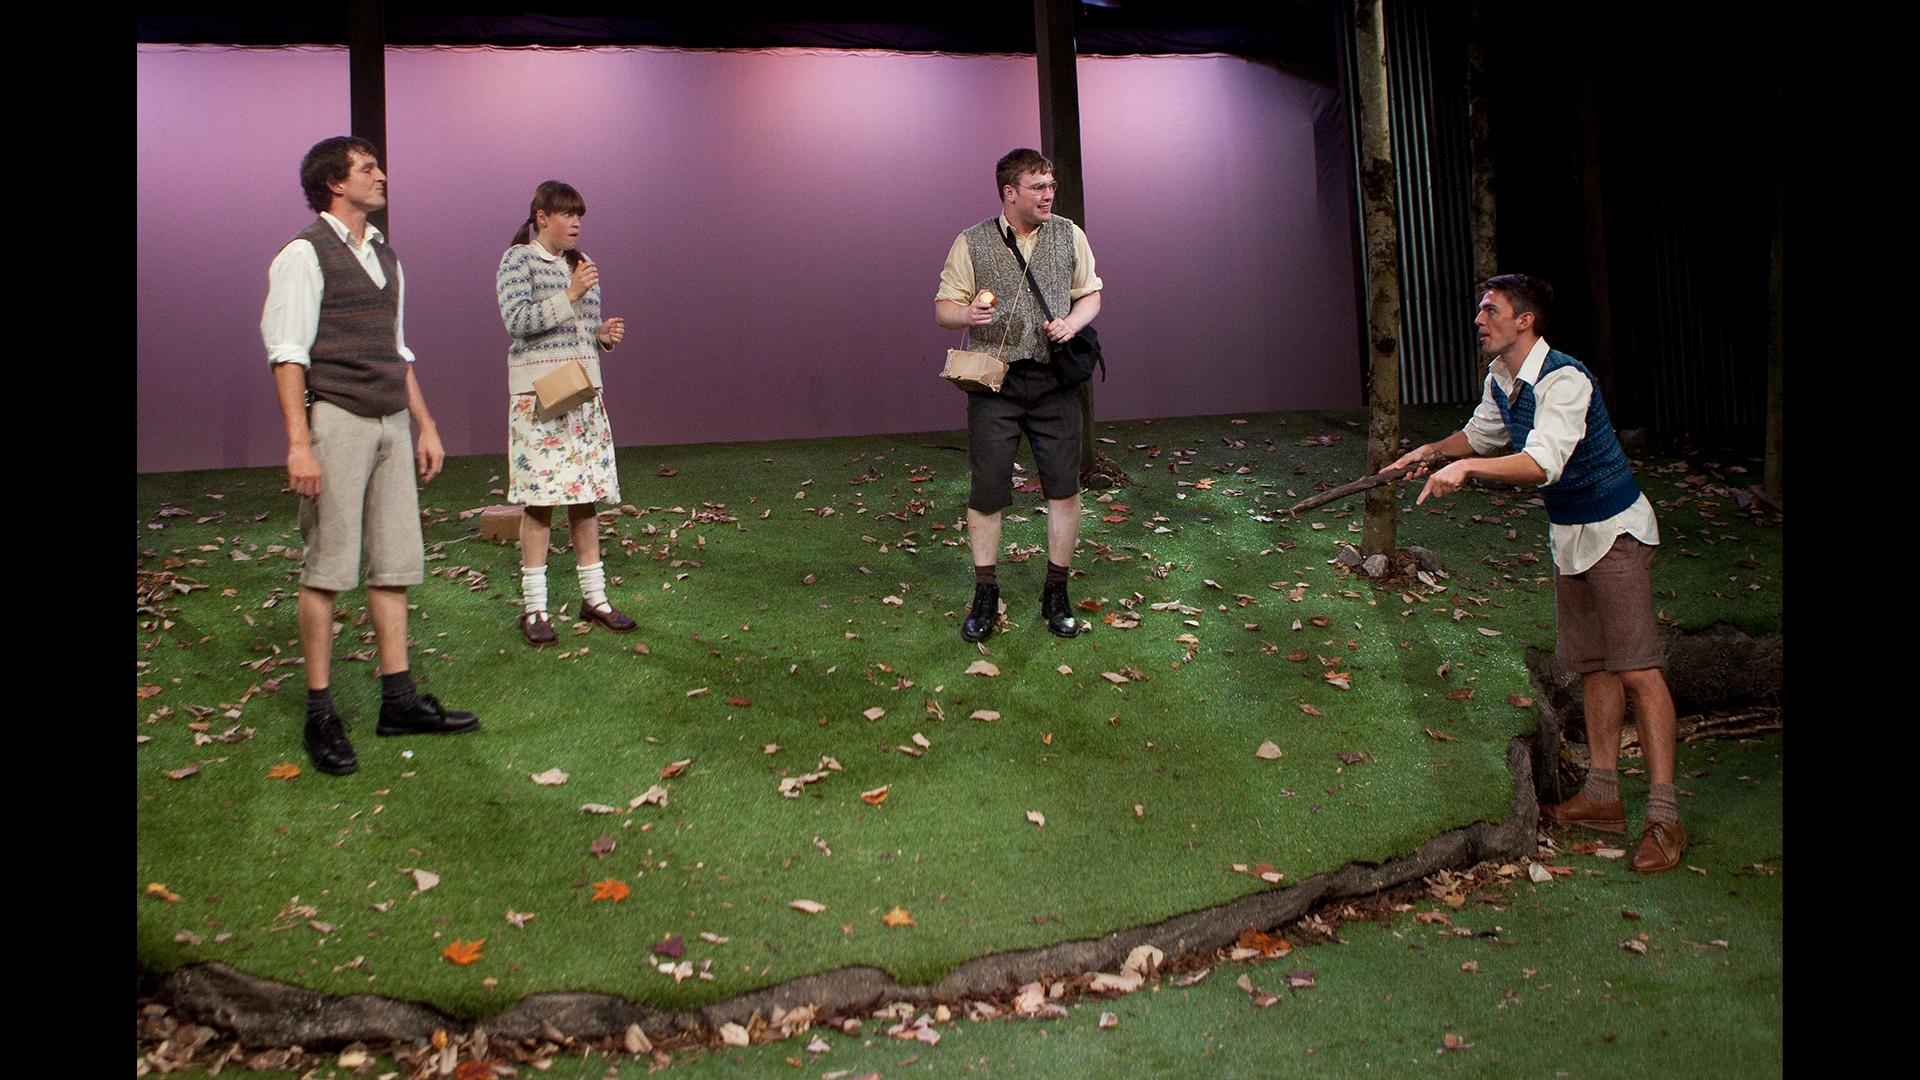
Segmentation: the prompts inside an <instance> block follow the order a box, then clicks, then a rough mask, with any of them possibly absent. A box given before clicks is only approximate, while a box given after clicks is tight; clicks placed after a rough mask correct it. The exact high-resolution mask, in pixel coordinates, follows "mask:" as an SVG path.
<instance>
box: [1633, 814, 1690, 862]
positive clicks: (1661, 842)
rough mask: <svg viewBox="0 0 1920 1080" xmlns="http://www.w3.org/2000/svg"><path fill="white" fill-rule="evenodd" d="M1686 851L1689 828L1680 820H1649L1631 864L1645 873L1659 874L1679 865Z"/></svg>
mask: <svg viewBox="0 0 1920 1080" xmlns="http://www.w3.org/2000/svg"><path fill="white" fill-rule="evenodd" d="M1686 851H1687V830H1686V829H1685V828H1684V827H1682V826H1681V824H1680V823H1679V822H1677V821H1649V822H1647V831H1646V832H1643V833H1641V834H1640V847H1639V849H1638V850H1636V851H1635V852H1634V853H1633V862H1632V863H1630V864H1629V865H1631V866H1632V867H1633V868H1634V869H1635V870H1638V871H1640V872H1641V873H1643V874H1657V873H1659V872H1660V871H1662V870H1671V869H1673V868H1674V867H1676V866H1679V865H1680V856H1682V855H1684V854H1686Z"/></svg>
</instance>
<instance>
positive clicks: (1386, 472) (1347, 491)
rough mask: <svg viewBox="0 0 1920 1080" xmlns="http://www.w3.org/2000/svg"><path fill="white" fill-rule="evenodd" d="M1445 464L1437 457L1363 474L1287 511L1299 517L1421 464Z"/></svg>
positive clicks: (1384, 482) (1371, 487)
mask: <svg viewBox="0 0 1920 1080" xmlns="http://www.w3.org/2000/svg"><path fill="white" fill-rule="evenodd" d="M1444 464H1446V461H1445V460H1443V459H1438V458H1436V459H1435V460H1433V461H1427V462H1418V463H1415V464H1413V465H1409V466H1407V467H1406V468H1404V469H1383V470H1381V471H1380V472H1377V473H1374V474H1373V475H1371V476H1363V477H1361V478H1360V479H1358V480H1355V481H1352V482H1351V483H1346V484H1341V485H1340V486H1339V487H1337V488H1328V489H1327V490H1325V491H1323V492H1321V493H1320V494H1318V495H1314V496H1311V497H1309V498H1306V499H1302V500H1301V501H1299V502H1297V503H1294V504H1293V506H1292V507H1290V508H1289V509H1288V510H1287V513H1288V515H1290V516H1293V517H1298V516H1299V515H1300V512H1301V511H1303V510H1311V509H1313V508H1314V507H1316V506H1325V505H1326V504H1328V503H1330V502H1334V501H1335V500H1338V499H1344V498H1346V497H1347V496H1349V495H1358V494H1360V493H1361V492H1363V491H1369V490H1371V489H1373V488H1377V487H1379V486H1380V485H1381V484H1391V483H1393V482H1394V481H1396V480H1398V479H1400V478H1401V477H1403V476H1405V475H1407V474H1408V473H1410V472H1412V471H1413V470H1415V469H1417V468H1419V467H1420V466H1421V465H1431V466H1433V467H1434V468H1436V469H1437V468H1439V467H1440V466H1441V465H1444Z"/></svg>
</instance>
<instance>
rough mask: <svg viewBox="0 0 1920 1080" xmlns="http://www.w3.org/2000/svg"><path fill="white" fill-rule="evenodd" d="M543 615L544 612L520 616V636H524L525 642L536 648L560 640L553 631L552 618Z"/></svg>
mask: <svg viewBox="0 0 1920 1080" xmlns="http://www.w3.org/2000/svg"><path fill="white" fill-rule="evenodd" d="M544 616H545V613H544V612H542V613H541V614H538V615H522V616H520V636H521V637H523V638H526V639H527V644H529V645H531V646H533V647H534V648H536V649H539V648H544V647H546V646H548V645H551V644H553V643H554V642H556V641H559V640H560V635H559V634H556V633H554V632H553V620H552V619H548V618H545V617H544Z"/></svg>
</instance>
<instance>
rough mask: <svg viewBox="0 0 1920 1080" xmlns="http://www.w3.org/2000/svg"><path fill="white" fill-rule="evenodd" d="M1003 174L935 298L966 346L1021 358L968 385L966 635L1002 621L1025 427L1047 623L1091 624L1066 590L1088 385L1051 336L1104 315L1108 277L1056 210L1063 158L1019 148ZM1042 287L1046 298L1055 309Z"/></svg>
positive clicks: (979, 636)
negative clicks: (1038, 499) (1036, 481)
mask: <svg viewBox="0 0 1920 1080" xmlns="http://www.w3.org/2000/svg"><path fill="white" fill-rule="evenodd" d="M994 184H995V186H996V187H997V189H998V191H999V192H1000V214H999V216H998V217H991V218H988V219H987V220H985V221H983V222H981V223H980V224H978V225H975V226H974V227H973V228H971V229H968V230H967V231H965V232H963V233H961V234H960V235H959V236H957V237H955V238H954V241H953V246H952V247H951V248H949V249H948V250H947V262H946V265H945V266H944V267H942V268H941V271H940V291H939V292H938V293H936V294H935V296H934V301H933V317H934V321H936V322H938V323H939V324H940V325H941V326H943V327H946V328H947V329H949V330H960V329H965V330H966V331H967V348H969V349H972V350H974V351H976V352H984V353H992V354H994V355H995V356H998V357H1000V359H1002V360H1005V361H1007V363H1008V364H1009V365H1010V366H1009V367H1008V369H1007V376H1006V381H1005V382H1004V383H1002V384H1001V386H1000V392H999V393H993V392H991V391H986V390H980V391H974V392H971V393H969V394H968V395H967V464H968V465H969V466H970V467H971V468H972V470H973V485H972V490H971V492H969V494H968V496H967V543H968V546H969V547H970V548H971V549H972V552H973V583H974V584H973V604H972V606H971V608H970V609H969V610H968V612H967V617H966V618H965V619H964V620H963V621H962V622H961V624H960V636H961V637H962V638H964V639H966V640H967V641H984V640H986V638H987V637H988V635H990V634H992V633H993V630H994V627H995V626H996V625H997V624H998V622H999V618H1000V578H999V571H998V566H999V559H1000V515H1001V512H1002V511H1004V510H1005V509H1006V508H1007V507H1008V506H1009V505H1011V504H1012V502H1013V480H1012V476H1013V455H1014V451H1015V450H1017V449H1019V447H1020V436H1021V435H1022V434H1025V435H1026V437H1027V445H1029V446H1031V447H1032V448H1033V463H1034V467H1035V469H1036V470H1037V471H1038V472H1039V474H1040V491H1041V494H1043V495H1045V496H1046V498H1047V577H1046V581H1045V583H1044V584H1043V585H1042V587H1041V591H1040V616H1041V618H1042V619H1043V620H1045V622H1046V624H1047V629H1048V630H1050V631H1052V632H1053V633H1055V634H1058V635H1059V636H1061V637H1073V636H1074V635H1075V634H1078V633H1079V632H1080V630H1081V626H1080V622H1079V620H1078V619H1076V618H1075V617H1074V614H1073V606H1072V604H1071V603H1069V601H1068V599H1067V575H1068V573H1069V572H1070V568H1071V566H1072V562H1073V549H1074V548H1075V547H1076V546H1077V545H1078V544H1079V542H1080V395H1079V392H1078V390H1077V387H1076V386H1075V385H1073V384H1069V383H1066V382H1064V381H1063V380H1062V378H1061V372H1060V369H1059V366H1058V365H1057V364H1055V363H1054V362H1053V359H1052V347H1051V344H1052V343H1056V342H1058V343H1064V342H1067V341H1070V340H1072V339H1073V336H1074V335H1075V334H1078V333H1079V332H1080V331H1081V330H1084V329H1085V328H1086V326H1087V324H1088V323H1090V322H1092V321H1093V317H1094V316H1095V315H1098V314H1100V288H1101V283H1100V277H1099V275H1097V274H1095V273H1094V272H1093V249H1092V248H1090V247H1088V246H1087V235H1086V233H1084V232H1082V231H1080V226H1078V225H1075V224H1074V223H1073V222H1072V221H1069V220H1068V219H1066V218H1064V217H1061V216H1059V215H1058V214H1055V213H1054V212H1053V197H1054V195H1055V193H1056V192H1058V191H1059V189H1060V185H1059V184H1058V183H1056V182H1055V181H1054V179H1053V162H1051V161H1048V160H1047V159H1046V158H1045V157H1043V156H1041V154H1040V153H1039V151H1037V150H1028V149H1020V150H1013V151H1010V152H1009V153H1008V154H1007V155H1006V156H1005V157H1002V158H1001V159H1000V161H999V162H998V163H997V164H996V165H995V166H994ZM1029 270H1030V271H1031V277H1029V274H1028V273H1027V272H1026V271H1029ZM1036 288H1037V289H1038V290H1039V292H1040V295H1041V296H1044V297H1045V298H1046V304H1045V306H1044V307H1042V305H1041V303H1040V301H1039V299H1038V298H1036V297H1035V296H1034V290H1035V289H1036ZM1048 312H1050V313H1052V316H1053V317H1052V318H1051V319H1049V318H1048V317H1047V314H1046V313H1048Z"/></svg>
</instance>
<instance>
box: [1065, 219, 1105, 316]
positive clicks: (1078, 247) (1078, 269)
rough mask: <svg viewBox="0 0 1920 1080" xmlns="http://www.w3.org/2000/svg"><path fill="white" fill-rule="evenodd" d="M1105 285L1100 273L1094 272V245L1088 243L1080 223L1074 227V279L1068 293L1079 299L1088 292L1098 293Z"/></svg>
mask: <svg viewBox="0 0 1920 1080" xmlns="http://www.w3.org/2000/svg"><path fill="white" fill-rule="evenodd" d="M1103 287H1104V285H1103V283H1102V282H1101V280H1100V275H1099V274H1096V273H1094V272H1093V246H1092V245H1091V244H1088V243H1087V234H1086V233H1084V232H1082V231H1081V230H1080V226H1079V225H1078V224H1076V225H1074V227H1073V280H1072V282H1071V283H1069V285H1068V291H1067V295H1068V296H1069V297H1071V298H1072V299H1075V300H1078V299H1080V298H1081V297H1083V296H1085V295H1087V294H1088V293H1097V292H1099V291H1100V290H1101V289H1102V288H1103Z"/></svg>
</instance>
